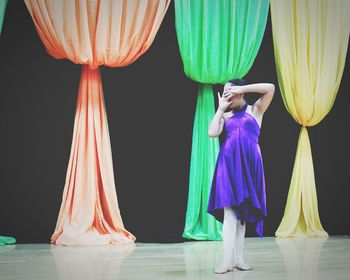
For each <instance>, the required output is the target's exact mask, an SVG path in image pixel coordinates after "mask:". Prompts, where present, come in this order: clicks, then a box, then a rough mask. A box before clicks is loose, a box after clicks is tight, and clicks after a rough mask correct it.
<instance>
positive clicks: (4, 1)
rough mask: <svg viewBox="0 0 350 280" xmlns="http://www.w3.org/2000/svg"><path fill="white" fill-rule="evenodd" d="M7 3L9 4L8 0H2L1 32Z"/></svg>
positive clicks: (0, 7) (0, 5)
mask: <svg viewBox="0 0 350 280" xmlns="http://www.w3.org/2000/svg"><path fill="white" fill-rule="evenodd" d="M6 5H7V0H0V34H1V30H2V23H3V21H4V15H5V10H6Z"/></svg>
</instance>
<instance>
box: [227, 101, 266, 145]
mask: <svg viewBox="0 0 350 280" xmlns="http://www.w3.org/2000/svg"><path fill="white" fill-rule="evenodd" d="M247 107H248V104H246V105H244V107H243V108H242V109H241V110H238V111H235V112H234V114H233V115H232V116H231V117H230V118H229V119H228V120H226V122H225V131H226V138H229V137H231V136H233V135H239V136H240V137H245V136H248V137H250V138H251V139H253V140H254V141H255V142H258V140H259V135H260V127H259V125H258V122H257V121H256V119H255V118H254V117H253V116H252V115H251V114H249V113H247V112H246V110H247Z"/></svg>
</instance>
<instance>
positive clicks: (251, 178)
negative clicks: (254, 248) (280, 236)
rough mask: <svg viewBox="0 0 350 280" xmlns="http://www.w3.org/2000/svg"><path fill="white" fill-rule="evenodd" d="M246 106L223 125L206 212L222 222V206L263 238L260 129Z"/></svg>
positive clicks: (263, 202)
mask: <svg viewBox="0 0 350 280" xmlns="http://www.w3.org/2000/svg"><path fill="white" fill-rule="evenodd" d="M247 106H248V104H246V105H245V106H244V107H243V108H242V109H241V110H239V111H235V113H234V115H233V116H232V117H230V118H229V119H228V120H226V122H225V126H224V128H225V131H226V138H225V140H224V142H223V144H222V146H221V149H220V152H219V155H218V159H217V162H216V167H215V171H214V176H213V180H212V185H211V190H210V197H209V203H208V213H210V214H212V215H213V216H214V217H215V218H216V219H217V220H218V221H220V222H223V217H224V215H223V213H224V211H223V210H224V207H233V208H234V209H235V211H236V214H237V219H238V220H240V221H241V222H244V221H247V222H250V223H253V224H254V225H255V230H256V233H257V234H258V236H259V237H262V236H263V218H264V217H265V216H266V193H265V178H264V168H263V161H262V157H261V151H260V147H259V143H258V140H259V135H260V127H259V125H258V123H257V121H256V120H255V118H254V117H253V116H252V115H250V114H249V113H247V112H246V109H247Z"/></svg>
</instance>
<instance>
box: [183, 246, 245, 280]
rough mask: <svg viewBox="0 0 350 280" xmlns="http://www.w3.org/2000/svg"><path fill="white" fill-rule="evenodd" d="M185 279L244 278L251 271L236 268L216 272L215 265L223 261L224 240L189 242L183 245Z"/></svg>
mask: <svg viewBox="0 0 350 280" xmlns="http://www.w3.org/2000/svg"><path fill="white" fill-rule="evenodd" d="M182 248H183V253H184V262H185V271H186V278H185V279H231V280H244V279H246V277H247V276H248V275H250V272H251V271H240V270H237V269H234V270H233V271H232V272H228V273H225V274H215V273H214V267H215V266H216V265H218V264H219V263H221V261H222V254H223V251H222V242H210V241H206V242H205V243H204V242H201V241H198V242H189V243H185V244H184V245H183V247H182Z"/></svg>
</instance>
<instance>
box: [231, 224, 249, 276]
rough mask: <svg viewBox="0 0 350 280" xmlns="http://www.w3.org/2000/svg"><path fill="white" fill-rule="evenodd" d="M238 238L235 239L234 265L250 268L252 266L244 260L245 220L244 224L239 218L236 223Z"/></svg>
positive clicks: (240, 267)
mask: <svg viewBox="0 0 350 280" xmlns="http://www.w3.org/2000/svg"><path fill="white" fill-rule="evenodd" d="M236 228H237V229H236V240H235V249H234V251H235V254H234V256H235V261H234V267H236V268H238V269H239V270H249V269H250V267H249V265H247V264H246V263H245V262H244V258H243V248H244V236H245V222H244V224H243V225H242V224H241V221H239V220H237V225H236Z"/></svg>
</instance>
